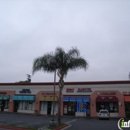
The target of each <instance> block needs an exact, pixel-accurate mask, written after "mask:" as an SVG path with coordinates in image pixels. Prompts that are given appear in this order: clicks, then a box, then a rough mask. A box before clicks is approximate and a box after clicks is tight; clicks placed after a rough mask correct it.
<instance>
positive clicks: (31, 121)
mask: <svg viewBox="0 0 130 130" xmlns="http://www.w3.org/2000/svg"><path fill="white" fill-rule="evenodd" d="M51 119H52V117H50V116H36V115H29V114H19V113H1V112H0V124H3V125H11V126H12V125H14V126H22V127H23V126H24V127H33V128H42V127H46V126H48V125H49V121H50V120H51ZM55 119H56V120H57V117H55ZM62 122H64V123H65V122H68V123H69V124H70V125H71V127H69V128H68V129H67V130H119V129H118V127H117V122H118V119H110V120H99V119H97V118H88V117H80V118H76V117H71V116H66V117H63V118H62ZM0 130H4V129H0Z"/></svg>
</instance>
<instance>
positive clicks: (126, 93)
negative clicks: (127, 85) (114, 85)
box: [122, 91, 130, 95]
mask: <svg viewBox="0 0 130 130" xmlns="http://www.w3.org/2000/svg"><path fill="white" fill-rule="evenodd" d="M122 93H123V95H130V92H127V91H124V92H122Z"/></svg>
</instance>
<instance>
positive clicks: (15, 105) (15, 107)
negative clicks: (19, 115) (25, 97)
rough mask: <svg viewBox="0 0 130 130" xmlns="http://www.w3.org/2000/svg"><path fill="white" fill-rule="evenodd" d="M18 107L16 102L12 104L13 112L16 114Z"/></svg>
mask: <svg viewBox="0 0 130 130" xmlns="http://www.w3.org/2000/svg"><path fill="white" fill-rule="evenodd" d="M18 107H19V103H18V101H15V102H14V112H17V111H18Z"/></svg>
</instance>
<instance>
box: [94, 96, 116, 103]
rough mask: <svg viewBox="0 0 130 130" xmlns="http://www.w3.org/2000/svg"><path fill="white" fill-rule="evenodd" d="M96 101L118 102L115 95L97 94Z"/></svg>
mask: <svg viewBox="0 0 130 130" xmlns="http://www.w3.org/2000/svg"><path fill="white" fill-rule="evenodd" d="M96 102H118V98H117V97H116V96H110V97H109V96H98V97H97V98H96Z"/></svg>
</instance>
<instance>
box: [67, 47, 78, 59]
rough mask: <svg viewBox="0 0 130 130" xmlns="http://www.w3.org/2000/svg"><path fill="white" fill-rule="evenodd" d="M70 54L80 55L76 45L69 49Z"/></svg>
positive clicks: (72, 55) (73, 55)
mask: <svg viewBox="0 0 130 130" xmlns="http://www.w3.org/2000/svg"><path fill="white" fill-rule="evenodd" d="M68 55H69V56H71V57H75V58H76V57H78V56H80V51H79V50H78V49H77V48H76V47H75V48H74V47H72V48H71V49H70V50H69V51H68Z"/></svg>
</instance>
